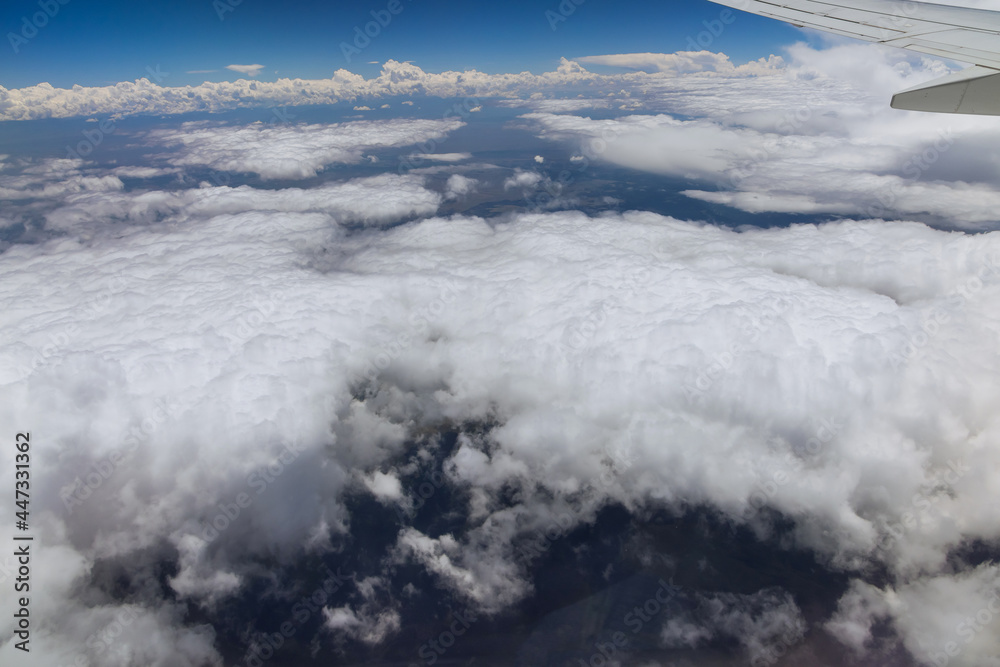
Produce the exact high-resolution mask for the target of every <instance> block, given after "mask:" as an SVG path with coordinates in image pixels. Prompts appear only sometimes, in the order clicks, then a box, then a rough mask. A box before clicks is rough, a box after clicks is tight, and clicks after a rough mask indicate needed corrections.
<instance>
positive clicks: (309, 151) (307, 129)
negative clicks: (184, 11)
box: [149, 119, 464, 179]
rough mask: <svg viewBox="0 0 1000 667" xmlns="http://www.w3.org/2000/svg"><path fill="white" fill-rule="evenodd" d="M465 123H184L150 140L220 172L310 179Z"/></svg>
mask: <svg viewBox="0 0 1000 667" xmlns="http://www.w3.org/2000/svg"><path fill="white" fill-rule="evenodd" d="M463 125H464V123H463V122H462V121H460V120H456V119H452V120H419V119H413V120H410V119H394V120H389V121H378V122H371V121H357V122H350V123H340V124H330V125H285V124H280V125H265V124H263V123H257V124H254V125H249V126H220V125H213V124H204V123H184V124H183V125H181V127H179V128H178V129H172V130H154V131H152V132H150V133H149V137H150V138H151V139H152V140H154V141H156V142H157V143H162V144H164V145H166V146H177V147H179V154H177V155H173V156H171V157H169V158H168V159H167V161H168V162H169V163H170V164H172V165H175V166H189V165H204V166H207V167H211V168H212V169H217V170H220V171H232V172H248V171H249V172H255V173H257V174H260V175H261V176H263V177H264V178H287V179H298V178H309V177H311V176H315V175H316V173H317V172H318V171H319V170H321V169H322V168H323V167H325V166H327V165H331V164H338V163H340V164H343V163H354V162H359V161H361V159H362V155H363V153H364V152H365V151H368V150H372V149H375V148H391V147H396V146H409V145H412V144H417V143H422V142H426V141H431V140H437V139H442V138H444V137H445V136H447V135H448V133H450V132H453V131H454V130H456V129H458V128H460V127H462V126H463Z"/></svg>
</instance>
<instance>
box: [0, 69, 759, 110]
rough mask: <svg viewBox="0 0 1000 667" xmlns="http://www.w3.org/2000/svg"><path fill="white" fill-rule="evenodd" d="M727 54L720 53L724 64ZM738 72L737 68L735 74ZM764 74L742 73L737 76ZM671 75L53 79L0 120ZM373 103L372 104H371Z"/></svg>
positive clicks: (511, 89)
mask: <svg viewBox="0 0 1000 667" xmlns="http://www.w3.org/2000/svg"><path fill="white" fill-rule="evenodd" d="M723 61H725V57H724V56H722V57H721V58H720V62H723ZM730 73H733V72H730ZM756 73H757V72H749V71H746V72H744V71H739V70H737V71H736V72H735V74H737V75H740V76H742V75H753V74H756ZM671 76H672V75H670V74H663V73H657V74H646V73H630V74H624V75H616V76H602V75H598V74H594V73H592V72H588V71H587V70H586V69H584V68H583V67H582V66H581V65H580V64H579V63H577V62H574V61H571V60H567V59H565V58H563V59H561V62H560V65H559V67H557V68H556V70H555V71H553V72H545V73H543V74H538V75H535V74H531V73H529V72H522V73H519V74H485V73H483V72H478V71H476V70H468V71H464V72H454V71H448V72H441V73H433V72H425V71H423V70H422V69H420V68H419V67H417V66H416V65H413V64H411V63H401V62H397V61H394V60H390V61H388V62H386V63H385V64H384V65H383V66H382V72H381V73H380V74H379V76H377V77H375V78H372V79H365V78H364V77H362V76H360V75H358V74H354V73H352V72H349V71H347V70H344V69H340V70H337V71H336V72H335V73H334V74H333V76H332V77H331V78H329V79H318V80H303V79H278V80H277V81H274V82H263V81H249V80H243V79H241V80H238V81H224V82H217V83H213V82H205V83H203V84H201V85H198V86H182V87H164V86H159V85H157V84H155V83H152V82H150V81H149V80H148V79H137V80H136V81H134V82H122V83H118V84H116V85H114V86H103V87H84V86H74V87H73V88H71V89H66V88H55V87H53V86H52V85H51V84H48V83H40V84H38V85H37V86H30V87H27V88H20V89H12V90H8V89H6V88H3V87H0V120H29V119H33V118H64V117H70V116H80V115H94V114H120V115H125V114H136V113H144V114H177V113H186V112H190V111H222V110H226V109H236V108H240V107H248V106H295V105H302V104H330V103H335V102H341V101H349V102H354V101H357V100H359V99H365V100H367V99H374V98H378V97H383V96H390V95H391V96H397V95H418V94H419V95H432V96H436V97H458V98H462V97H465V98H467V101H470V100H477V99H480V98H484V97H519V96H527V95H529V94H532V93H535V92H537V91H539V90H546V91H564V90H566V89H567V88H569V87H574V88H580V87H585V88H600V87H602V86H622V85H628V86H631V85H642V84H644V83H652V82H655V81H656V80H657V79H658V78H659V79H666V78H669V77H671ZM365 106H367V105H365ZM481 109H482V105H481V104H479V103H471V104H468V105H467V106H463V107H462V111H464V112H468V113H474V112H477V111H480V110H481Z"/></svg>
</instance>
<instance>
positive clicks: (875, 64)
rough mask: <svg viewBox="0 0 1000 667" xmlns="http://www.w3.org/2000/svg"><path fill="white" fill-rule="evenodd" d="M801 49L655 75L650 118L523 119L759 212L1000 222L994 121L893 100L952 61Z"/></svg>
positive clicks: (847, 48) (591, 155) (597, 156)
mask: <svg viewBox="0 0 1000 667" xmlns="http://www.w3.org/2000/svg"><path fill="white" fill-rule="evenodd" d="M790 52H791V54H792V56H793V61H792V63H791V64H790V65H789V67H788V69H787V71H786V73H785V74H784V75H782V76H771V77H762V78H760V77H758V78H754V77H723V78H721V79H719V78H713V77H704V76H702V77H680V78H678V79H676V83H675V84H673V85H672V86H669V87H668V86H666V85H664V84H661V83H654V84H651V85H650V86H649V87H647V88H646V91H645V95H644V97H643V98H642V100H641V108H642V109H643V110H645V111H646V112H647V113H643V114H638V113H637V114H635V115H627V116H622V117H619V118H613V119H601V120H594V119H591V118H585V117H580V116H575V115H566V114H553V113H546V112H536V113H532V114H527V115H525V116H524V118H525V119H526V120H528V121H529V122H530V123H531V124H532V125H533V126H534V128H535V131H536V132H537V133H538V134H539V135H540V136H542V137H545V138H549V139H551V140H553V141H559V142H564V143H569V144H571V145H572V146H573V147H574V148H576V149H577V150H579V151H580V152H581V153H582V156H583V157H585V158H587V159H589V160H602V161H606V162H610V163H613V164H616V165H621V166H625V167H629V168H633V169H640V170H643V171H649V172H653V173H657V174H664V175H670V176H676V177H682V178H689V179H696V180H700V181H704V182H705V183H706V185H709V184H710V186H709V187H694V188H691V189H689V190H687V191H685V193H684V194H686V195H688V196H690V197H693V198H696V199H700V200H703V201H707V202H711V203H716V204H725V205H727V206H732V207H735V208H738V209H741V210H743V211H747V212H750V213H764V212H777V213H831V214H839V215H854V216H860V217H873V218H876V217H889V216H898V217H911V216H924V217H926V219H928V220H929V221H936V222H940V221H942V220H947V221H948V222H947V223H946V224H951V225H959V226H964V227H967V228H972V229H982V228H991V227H992V225H993V224H994V223H996V222H997V221H998V216H997V213H996V211H997V210H998V209H1000V189H997V188H996V187H995V185H994V180H995V179H994V178H993V177H994V176H1000V169H998V168H997V166H996V164H994V163H993V161H992V160H991V159H985V160H984V159H983V157H982V156H983V152H984V150H985V151H986V152H991V151H998V150H1000V132H997V130H996V125H995V123H993V122H992V121H991V120H990V119H988V118H976V117H945V116H940V115H934V114H916V113H908V112H899V111H896V110H893V109H891V108H889V106H888V103H887V102H888V100H887V99H886V98H885V91H892V90H897V89H902V88H906V87H908V86H909V85H912V84H913V83H916V82H918V81H920V80H925V79H927V78H932V77H934V76H938V75H939V74H941V73H942V72H943V66H942V65H941V63H938V62H935V61H929V60H925V61H921V62H920V63H918V64H913V63H911V62H910V61H908V60H907V59H906V58H907V56H906V55H905V54H904V55H899V54H900V53H901V52H898V50H897V51H885V50H882V49H880V48H879V47H875V46H871V45H856V44H851V45H843V46H837V47H834V48H832V49H829V50H826V51H815V50H813V49H810V48H809V47H807V46H805V45H797V46H795V47H793V48H792V49H790ZM651 110H657V111H661V112H663V111H666V112H669V114H670V115H668V114H666V113H658V114H651V113H648V112H649V111H651ZM679 114H683V115H686V116H693V117H694V118H695V119H694V120H678V119H677V118H676V117H675V115H679ZM942 119H946V121H947V122H946V123H943V120H942ZM972 163H975V164H977V165H979V166H978V168H976V169H968V168H963V165H967V164H972ZM817 174H821V175H822V176H821V177H817ZM713 186H714V187H713Z"/></svg>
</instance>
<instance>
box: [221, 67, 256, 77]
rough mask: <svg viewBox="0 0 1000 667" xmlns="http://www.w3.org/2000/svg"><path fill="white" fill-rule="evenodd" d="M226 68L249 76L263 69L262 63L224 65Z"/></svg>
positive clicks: (253, 75)
mask: <svg viewBox="0 0 1000 667" xmlns="http://www.w3.org/2000/svg"><path fill="white" fill-rule="evenodd" d="M226 69H228V70H232V71H234V72H239V73H240V74H246V75H247V76H249V77H255V76H257V75H258V74H260V71H261V70H262V69H264V65H226Z"/></svg>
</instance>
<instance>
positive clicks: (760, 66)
mask: <svg viewBox="0 0 1000 667" xmlns="http://www.w3.org/2000/svg"><path fill="white" fill-rule="evenodd" d="M576 62H579V63H584V64H587V65H590V64H593V65H606V66H609V67H624V68H626V69H634V70H641V71H644V72H666V73H669V74H673V75H682V74H693V73H700V72H711V73H716V74H724V75H733V74H754V75H766V74H774V73H777V72H778V71H780V69H781V68H782V66H783V65H784V61H783V60H782V59H781V57H780V56H770V57H769V58H761V59H760V60H756V61H752V62H749V63H746V64H744V65H739V66H737V65H734V64H733V63H732V61H730V60H729V57H728V56H726V54H724V53H713V52H711V51H679V52H677V53H620V54H614V55H606V56H584V57H582V58H576Z"/></svg>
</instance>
